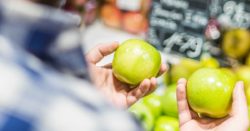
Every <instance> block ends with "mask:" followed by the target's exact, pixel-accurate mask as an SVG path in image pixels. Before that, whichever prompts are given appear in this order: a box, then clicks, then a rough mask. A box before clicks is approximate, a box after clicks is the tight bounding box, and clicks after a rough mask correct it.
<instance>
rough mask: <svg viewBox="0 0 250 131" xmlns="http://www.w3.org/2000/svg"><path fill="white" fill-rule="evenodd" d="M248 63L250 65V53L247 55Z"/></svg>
mask: <svg viewBox="0 0 250 131" xmlns="http://www.w3.org/2000/svg"><path fill="white" fill-rule="evenodd" d="M246 64H247V65H248V66H250V54H249V55H248V56H247V59H246Z"/></svg>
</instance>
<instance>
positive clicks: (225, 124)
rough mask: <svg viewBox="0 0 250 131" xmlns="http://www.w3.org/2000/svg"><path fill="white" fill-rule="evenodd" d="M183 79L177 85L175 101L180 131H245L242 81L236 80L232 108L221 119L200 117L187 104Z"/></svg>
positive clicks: (246, 121)
mask: <svg viewBox="0 0 250 131" xmlns="http://www.w3.org/2000/svg"><path fill="white" fill-rule="evenodd" d="M186 84H187V81H186V80H185V79H180V80H179V81H178V85H177V101H178V102H177V103H178V111H179V123H180V130H181V131H247V130H248V127H249V120H248V109H247V103H246V97H245V94H244V85H243V82H238V83H237V84H236V86H235V88H234V91H233V100H232V101H233V103H232V109H231V111H230V113H229V115H228V116H227V117H225V118H221V119H211V118H200V117H199V116H198V115H197V114H196V113H195V112H193V111H192V110H191V109H190V108H189V105H188V102H187V98H186Z"/></svg>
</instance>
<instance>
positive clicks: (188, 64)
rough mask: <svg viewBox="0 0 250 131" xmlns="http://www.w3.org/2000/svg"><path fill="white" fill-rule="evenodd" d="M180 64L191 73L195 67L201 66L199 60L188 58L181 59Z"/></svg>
mask: <svg viewBox="0 0 250 131" xmlns="http://www.w3.org/2000/svg"><path fill="white" fill-rule="evenodd" d="M180 65H182V66H184V67H185V68H186V69H187V70H188V71H189V72H191V73H193V72H195V71H196V70H197V69H199V68H201V67H202V65H201V63H200V62H199V61H197V60H193V59H189V58H183V59H181V61H180Z"/></svg>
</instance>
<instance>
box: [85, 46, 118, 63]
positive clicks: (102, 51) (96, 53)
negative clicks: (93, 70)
mask: <svg viewBox="0 0 250 131" xmlns="http://www.w3.org/2000/svg"><path fill="white" fill-rule="evenodd" d="M118 47H119V44H118V43H117V42H113V43H111V44H102V45H99V46H97V47H95V48H94V49H92V50H91V51H89V52H88V53H87V55H86V59H87V61H88V62H90V63H92V64H96V63H98V62H99V61H101V60H102V59H103V58H104V56H107V55H109V54H111V53H113V52H114V51H115V50H116V49H117V48H118Z"/></svg>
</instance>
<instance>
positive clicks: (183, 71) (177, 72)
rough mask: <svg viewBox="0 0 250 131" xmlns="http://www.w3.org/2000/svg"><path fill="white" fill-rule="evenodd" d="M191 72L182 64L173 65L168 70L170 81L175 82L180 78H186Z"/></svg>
mask: <svg viewBox="0 0 250 131" xmlns="http://www.w3.org/2000/svg"><path fill="white" fill-rule="evenodd" d="M191 74H192V73H191V72H190V71H189V70H188V69H187V68H185V67H184V66H182V65H180V64H178V65H173V66H172V68H171V70H170V78H171V83H177V81H178V80H179V79H180V78H186V79H187V78H188V77H189V76H190V75H191Z"/></svg>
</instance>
